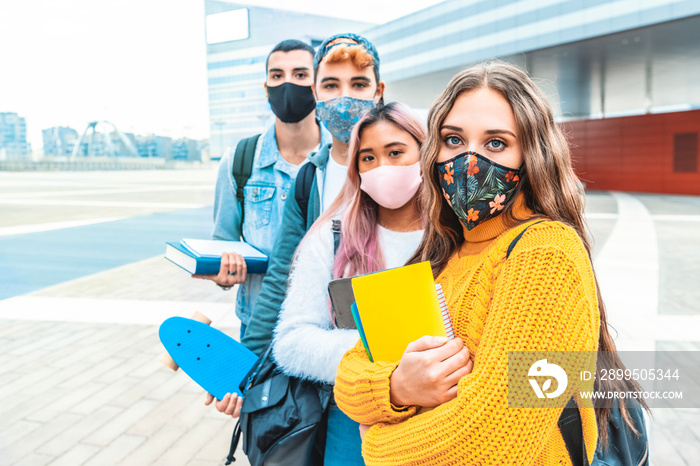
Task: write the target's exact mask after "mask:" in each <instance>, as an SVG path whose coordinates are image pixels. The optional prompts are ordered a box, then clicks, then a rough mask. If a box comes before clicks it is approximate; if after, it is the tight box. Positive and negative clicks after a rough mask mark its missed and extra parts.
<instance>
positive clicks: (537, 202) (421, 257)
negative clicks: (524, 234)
mask: <svg viewBox="0 0 700 466" xmlns="http://www.w3.org/2000/svg"><path fill="white" fill-rule="evenodd" d="M481 88H489V89H492V90H494V91H496V92H499V93H500V94H501V95H502V96H503V97H504V98H505V99H506V100H507V101H508V103H509V104H510V107H511V109H512V110H513V114H514V116H515V121H516V122H517V125H518V130H519V133H520V144H521V147H522V152H523V160H524V162H523V168H522V169H521V173H522V175H521V180H522V181H521V182H520V184H519V185H518V188H517V193H523V195H524V196H523V197H524V200H525V203H526V205H527V207H528V208H529V209H530V210H532V211H533V212H534V213H535V216H537V217H542V218H548V219H551V220H555V221H559V222H562V223H564V224H566V225H568V226H570V227H571V228H573V229H574V230H575V231H576V233H578V236H579V237H580V238H581V241H582V242H583V245H584V247H585V248H586V251H587V252H588V255H589V258H590V256H591V243H590V241H589V237H588V234H587V231H586V224H585V221H584V218H583V209H584V201H583V192H584V191H583V187H582V185H581V182H580V181H579V179H578V177H577V176H576V174H575V173H574V170H573V168H572V165H571V155H570V152H569V145H568V143H567V141H566V138H565V137H564V134H563V133H562V131H561V129H560V128H559V126H558V125H557V124H556V123H555V121H554V112H553V111H552V107H551V105H550V104H549V102H548V100H547V98H546V97H545V96H544V95H543V94H542V92H541V91H540V90H539V89H538V88H537V86H536V85H535V83H534V82H533V81H532V79H531V78H530V77H529V76H528V75H527V73H525V72H524V71H522V70H520V69H519V68H517V67H515V66H512V65H509V64H506V63H503V62H498V61H496V62H490V63H484V64H481V65H478V66H475V67H472V68H469V69H467V70H465V71H462V72H461V73H459V74H457V75H456V76H455V77H453V78H452V80H451V81H450V83H449V84H448V85H447V88H446V89H445V90H444V91H443V92H442V94H441V95H440V96H439V97H438V98H437V100H436V101H435V102H434V103H433V106H432V107H431V109H430V113H429V114H428V137H427V138H426V141H425V144H424V145H423V148H422V154H421V170H422V172H423V181H424V182H423V192H422V196H423V200H424V202H425V203H426V205H425V208H426V210H427V212H428V223H427V224H426V227H425V234H424V235H423V240H422V242H421V244H420V246H419V247H418V250H417V251H416V253H415V254H414V256H413V257H412V258H411V260H410V261H409V262H418V261H425V260H429V261H430V263H431V265H432V267H433V273H434V274H435V275H436V276H437V275H438V274H439V273H440V272H441V271H442V270H443V269H444V268H445V266H446V265H447V262H448V260H449V259H450V257H451V256H452V254H453V253H454V252H455V251H456V250H457V249H459V247H460V246H461V245H462V243H464V233H463V229H462V225H461V223H460V222H459V219H458V218H457V216H456V215H455V213H454V212H453V211H452V208H451V207H450V205H449V203H448V202H447V201H446V200H445V198H444V196H443V194H442V190H441V188H440V182H439V180H438V173H437V170H436V167H435V163H436V161H437V158H438V154H439V152H440V145H441V142H442V141H441V138H440V128H441V127H442V125H443V123H444V121H445V118H446V117H447V115H448V114H449V113H450V111H451V110H452V107H453V106H454V103H455V100H457V97H459V96H460V95H461V94H463V93H465V92H470V91H474V90H476V89H481ZM512 206H513V203H512V202H511V203H510V205H508V206H506V207H505V209H504V211H503V213H502V214H501V215H503V216H504V219H505V220H506V224H507V225H508V226H510V227H513V226H516V225H517V224H519V223H522V222H523V221H525V220H527V219H524V218H516V217H515V215H514V213H513V210H512ZM594 274H595V272H594ZM596 288H597V293H598V310H599V314H600V334H599V339H598V350H599V351H607V352H611V353H609V354H607V356H609V357H603V358H598V367H599V369H602V368H605V369H610V368H614V369H618V368H624V365H623V364H622V361H621V360H620V358H619V356H618V355H617V352H616V348H615V343H614V341H613V338H612V336H611V335H610V332H609V330H608V321H607V313H606V310H605V305H604V303H603V299H602V297H601V295H600V288H599V287H598V286H597V280H596ZM596 383H597V389H598V390H604V391H609V390H610V391H628V390H629V391H634V390H639V389H640V388H639V385H638V384H637V383H636V382H634V381H596ZM640 401H641V404H642V405H643V406H644V407H645V408H646V404H645V403H644V402H643V400H640ZM611 407H612V400H610V403H609V404H608V405H607V406H604V407H602V408H600V409H597V410H596V417H597V421H598V426H600V429H599V431H600V433H599V436H600V440H601V444H603V445H607V441H608V430H607V421H608V419H609V416H610V412H611ZM647 409H648V408H647ZM620 411H621V413H622V415H623V418H624V419H625V421H626V423H627V424H628V425H629V426H630V428H632V429H633V430H635V428H634V425H633V423H632V421H631V418H630V416H629V412H628V410H627V408H626V407H625V404H624V403H621V404H620ZM603 427H605V428H603ZM635 432H636V430H635Z"/></svg>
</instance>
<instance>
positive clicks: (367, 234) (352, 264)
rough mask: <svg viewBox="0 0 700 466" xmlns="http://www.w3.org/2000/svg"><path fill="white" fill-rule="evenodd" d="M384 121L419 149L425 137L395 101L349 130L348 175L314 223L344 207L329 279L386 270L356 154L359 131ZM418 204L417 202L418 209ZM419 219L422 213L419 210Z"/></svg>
mask: <svg viewBox="0 0 700 466" xmlns="http://www.w3.org/2000/svg"><path fill="white" fill-rule="evenodd" d="M380 121H385V122H388V123H391V124H393V125H394V126H396V127H397V128H399V129H401V130H403V131H406V132H407V133H409V134H410V135H411V136H412V137H413V138H414V139H415V140H416V142H417V143H418V147H421V146H422V144H423V141H424V140H425V137H426V128H425V125H424V124H423V123H422V122H421V121H420V120H419V119H418V118H417V117H416V116H414V115H413V113H412V112H411V110H409V109H408V107H406V106H405V105H402V104H400V103H398V102H391V103H388V104H386V105H382V104H379V105H377V106H376V107H375V108H373V109H372V110H370V111H368V112H367V113H366V114H365V115H364V116H363V117H362V119H361V120H360V121H359V122H358V123H357V124H356V125H355V128H353V131H352V135H351V136H350V146H349V150H348V157H349V160H348V176H347V179H346V180H345V184H344V185H343V188H342V190H341V192H340V195H339V196H338V198H337V199H336V200H335V201H334V202H333V203H332V204H331V205H330V207H329V208H328V209H327V210H326V212H324V213H323V215H321V216H320V217H319V219H318V220H317V221H316V223H315V224H314V227H316V226H317V225H322V224H327V223H328V222H329V221H330V220H331V219H332V218H333V217H334V216H336V215H337V214H338V212H340V211H341V210H342V208H343V206H347V207H346V209H345V212H344V213H343V215H342V217H341V223H342V226H341V229H342V230H341V238H342V240H341V242H340V247H339V248H338V251H337V252H336V255H335V261H334V263H333V278H341V277H353V276H356V275H362V274H365V273H371V272H378V271H380V270H384V269H385V268H386V264H385V261H384V254H383V253H382V250H381V247H380V245H379V237H378V235H377V227H378V212H379V206H378V205H377V203H376V202H375V201H374V200H373V199H372V198H371V197H369V195H367V193H365V192H364V191H362V190H361V189H360V183H361V180H360V172H359V151H360V138H361V137H362V132H363V131H364V130H365V129H366V128H368V127H370V126H372V125H373V124H375V123H377V122H380ZM420 205H421V203H419V206H420ZM420 214H421V217H423V211H422V208H421V212H420Z"/></svg>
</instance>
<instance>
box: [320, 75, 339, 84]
mask: <svg viewBox="0 0 700 466" xmlns="http://www.w3.org/2000/svg"><path fill="white" fill-rule="evenodd" d="M326 81H340V79H338V78H334V77H332V76H328V77H327V78H323V79H322V80H321V82H322V83H325V82H326Z"/></svg>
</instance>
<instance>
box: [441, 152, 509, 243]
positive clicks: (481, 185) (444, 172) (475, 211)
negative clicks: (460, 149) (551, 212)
mask: <svg viewBox="0 0 700 466" xmlns="http://www.w3.org/2000/svg"><path fill="white" fill-rule="evenodd" d="M436 167H437V171H438V175H439V179H440V186H441V187H442V193H443V195H444V196H445V199H447V202H449V203H450V206H451V207H452V210H453V211H454V213H455V214H457V217H459V219H460V220H461V221H462V224H464V226H465V227H467V230H471V229H472V228H474V227H475V226H477V225H479V224H480V223H483V222H485V221H486V220H489V219H491V218H493V217H495V216H497V215H498V214H500V213H501V212H502V211H503V207H504V206H505V205H506V204H508V202H510V200H511V199H512V198H513V195H514V194H515V188H516V187H517V186H518V183H519V182H520V175H521V174H520V169H519V168H517V169H514V168H508V167H504V166H503V165H499V164H497V163H495V162H492V161H491V160H489V159H487V158H486V157H484V156H483V155H479V154H477V153H476V152H465V153H463V154H459V155H457V156H456V157H453V158H451V159H450V160H447V161H445V162H440V163H437V164H436Z"/></svg>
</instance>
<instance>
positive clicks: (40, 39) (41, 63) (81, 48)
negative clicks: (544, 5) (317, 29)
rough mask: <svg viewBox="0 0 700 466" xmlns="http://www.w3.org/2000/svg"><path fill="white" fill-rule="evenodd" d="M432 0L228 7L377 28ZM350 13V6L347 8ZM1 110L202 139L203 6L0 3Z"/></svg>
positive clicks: (52, 122)
mask: <svg viewBox="0 0 700 466" xmlns="http://www.w3.org/2000/svg"><path fill="white" fill-rule="evenodd" d="M439 1H440V0H381V1H377V0H353V1H352V2H348V1H347V0H337V1H336V0H304V1H290V0H251V1H247V2H243V1H241V2H237V3H241V4H248V5H251V6H253V5H254V6H262V7H268V8H278V9H286V10H294V11H300V12H306V13H313V14H319V15H327V16H335V17H341V18H347V19H352V20H358V21H366V22H373V23H377V24H381V23H385V22H388V21H391V20H392V19H396V18H399V17H401V16H404V15H406V14H409V13H412V12H414V11H417V10H420V9H423V8H426V7H428V6H430V5H433V4H435V3H439ZM351 5H352V8H351V7H350V6H351ZM0 112H15V113H18V114H19V115H20V116H22V117H24V118H26V121H27V139H28V140H29V142H30V143H31V144H32V147H33V149H34V150H35V151H36V150H38V149H39V148H40V147H41V145H42V141H41V130H42V129H46V128H50V127H53V126H70V127H72V128H73V129H75V130H77V131H78V132H81V131H82V130H84V129H85V127H86V125H87V124H88V123H89V122H90V121H100V120H108V121H111V122H112V123H114V124H115V125H116V126H117V127H118V128H119V129H120V130H122V131H124V132H132V133H135V134H141V135H146V134H151V133H155V134H159V135H165V136H171V137H175V138H178V137H183V136H184V137H189V138H194V139H201V138H207V137H209V114H208V107H207V75H206V46H205V32H204V1H203V0H3V1H1V2H0Z"/></svg>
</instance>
